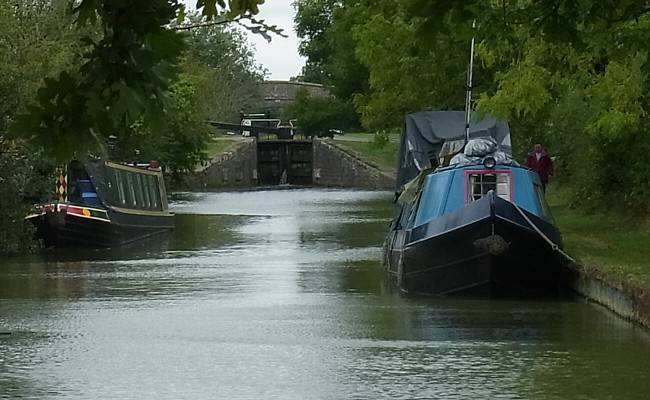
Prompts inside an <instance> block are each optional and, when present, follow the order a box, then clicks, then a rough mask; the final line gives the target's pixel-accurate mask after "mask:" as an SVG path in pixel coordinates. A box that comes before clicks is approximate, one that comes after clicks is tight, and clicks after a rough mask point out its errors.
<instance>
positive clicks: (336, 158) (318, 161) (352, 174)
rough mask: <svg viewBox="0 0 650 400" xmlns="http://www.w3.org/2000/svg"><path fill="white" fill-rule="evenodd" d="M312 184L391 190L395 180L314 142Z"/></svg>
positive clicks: (354, 158)
mask: <svg viewBox="0 0 650 400" xmlns="http://www.w3.org/2000/svg"><path fill="white" fill-rule="evenodd" d="M313 183H314V185H316V186H335V187H350V188H359V189H372V190H393V189H394V188H395V177H394V176H392V175H390V174H387V173H386V172H383V171H381V170H380V169H379V168H377V167H376V166H374V165H371V164H369V163H368V162H366V161H364V160H362V159H360V158H358V157H357V156H355V155H354V154H351V153H348V152H346V151H345V150H343V149H341V148H340V147H337V146H335V145H333V144H331V143H328V142H326V141H324V140H321V139H314V164H313Z"/></svg>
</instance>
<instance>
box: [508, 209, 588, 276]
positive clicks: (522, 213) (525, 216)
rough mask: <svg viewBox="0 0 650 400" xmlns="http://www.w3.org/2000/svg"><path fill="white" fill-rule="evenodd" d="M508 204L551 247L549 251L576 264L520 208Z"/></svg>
mask: <svg viewBox="0 0 650 400" xmlns="http://www.w3.org/2000/svg"><path fill="white" fill-rule="evenodd" d="M510 204H512V205H513V206H515V208H516V209H517V211H519V214H521V216H522V217H524V219H525V220H526V222H528V224H529V225H530V226H531V227H532V228H533V229H534V230H535V232H537V233H538V234H539V236H541V237H542V239H544V240H545V241H546V243H548V244H549V245H550V246H551V249H552V250H553V251H557V252H558V253H560V254H561V255H562V256H563V257H564V258H566V259H567V260H569V261H571V262H572V263H575V262H576V260H574V259H573V257H571V256H570V255H568V254H567V253H566V252H565V251H564V250H562V249H561V248H560V246H558V245H557V243H555V242H553V241H552V240H551V239H549V237H548V236H546V235H545V234H544V232H542V230H541V229H539V228H538V227H537V225H535V223H534V222H533V221H532V220H531V219H530V218H528V215H526V213H525V212H524V210H522V209H521V208H519V206H518V205H516V204H515V203H510Z"/></svg>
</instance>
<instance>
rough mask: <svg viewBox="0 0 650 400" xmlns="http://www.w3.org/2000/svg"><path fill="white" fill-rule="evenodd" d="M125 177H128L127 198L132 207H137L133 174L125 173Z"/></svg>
mask: <svg viewBox="0 0 650 400" xmlns="http://www.w3.org/2000/svg"><path fill="white" fill-rule="evenodd" d="M124 175H126V188H127V197H128V203H129V205H131V206H136V205H137V202H136V198H135V189H134V186H135V184H134V182H133V174H131V173H129V172H124Z"/></svg>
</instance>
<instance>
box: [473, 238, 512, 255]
mask: <svg viewBox="0 0 650 400" xmlns="http://www.w3.org/2000/svg"><path fill="white" fill-rule="evenodd" d="M474 247H476V248H477V249H480V250H483V251H485V252H486V253H488V254H491V255H493V256H499V255H501V254H504V253H506V252H507V251H508V250H509V249H510V243H508V242H506V240H505V239H504V238H503V237H502V236H501V235H496V234H492V235H490V236H487V237H484V238H482V239H477V240H475V241H474Z"/></svg>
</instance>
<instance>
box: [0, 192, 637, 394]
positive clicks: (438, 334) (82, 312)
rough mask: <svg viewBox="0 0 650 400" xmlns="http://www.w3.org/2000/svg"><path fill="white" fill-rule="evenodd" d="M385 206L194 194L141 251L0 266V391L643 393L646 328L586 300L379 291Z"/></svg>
mask: <svg viewBox="0 0 650 400" xmlns="http://www.w3.org/2000/svg"><path fill="white" fill-rule="evenodd" d="M389 200H390V194H387V193H373V192H354V191H327V190H295V191H267V192H246V193H216V194H196V195H192V196H189V197H188V198H186V199H185V200H179V201H176V202H174V203H173V205H172V206H173V208H174V209H175V211H176V212H177V213H178V215H177V230H176V232H175V233H174V235H173V236H171V237H168V238H160V239H158V240H156V241H154V242H152V243H149V244H148V245H147V247H142V246H140V247H134V248H131V249H122V250H120V251H85V252H81V251H67V252H60V253H47V254H44V255H39V256H30V257H22V258H15V259H4V260H1V261H0V266H1V267H0V398H2V399H14V398H16V399H22V398H33V399H378V398H391V399H432V398H447V399H479V398H485V399H488V398H490V399H518V398H522V399H647V398H650V336H649V335H648V334H647V333H646V332H644V331H642V330H641V329H639V328H637V327H635V326H634V325H632V324H629V323H627V322H624V321H622V320H620V319H619V318H617V317H615V316H613V315H612V314H610V313H608V312H606V311H604V310H602V309H601V308H599V307H596V306H593V305H590V304H587V303H584V302H582V301H579V300H576V299H557V298H556V299H545V300H530V299H528V300H513V299H485V298H473V299H472V298H403V297H401V296H399V295H396V294H394V293H392V292H391V291H390V290H389V289H388V288H387V285H386V284H385V283H384V281H383V271H382V269H381V266H380V257H381V249H380V246H381V242H382V239H383V235H384V230H385V228H386V225H387V224H388V217H389V214H390V206H389Z"/></svg>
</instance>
